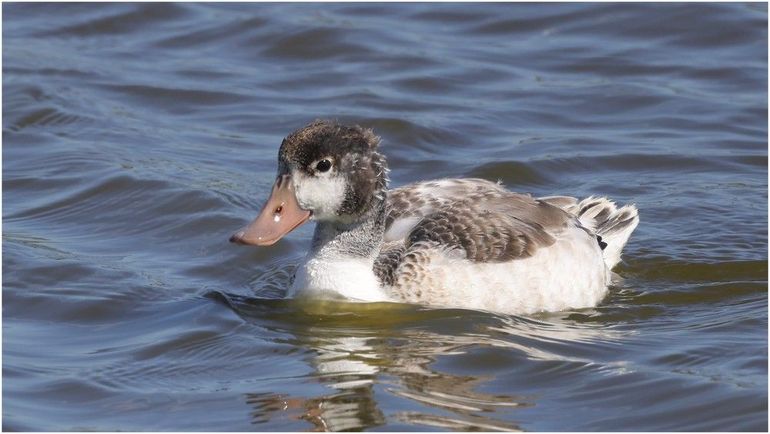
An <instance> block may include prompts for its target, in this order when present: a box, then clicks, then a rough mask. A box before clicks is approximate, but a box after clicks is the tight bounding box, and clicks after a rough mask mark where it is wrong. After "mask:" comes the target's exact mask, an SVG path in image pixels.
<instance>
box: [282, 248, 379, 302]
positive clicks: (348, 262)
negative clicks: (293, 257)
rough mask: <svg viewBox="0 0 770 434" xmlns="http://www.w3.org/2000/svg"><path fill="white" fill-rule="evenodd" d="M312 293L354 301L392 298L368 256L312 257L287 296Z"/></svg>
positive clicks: (300, 267)
mask: <svg viewBox="0 0 770 434" xmlns="http://www.w3.org/2000/svg"><path fill="white" fill-rule="evenodd" d="M298 295H310V296H313V297H319V298H338V297H344V298H347V299H350V300H354V301H366V302H376V301H390V298H389V297H388V296H387V295H386V294H385V292H384V291H383V290H382V287H381V286H380V282H379V281H378V280H377V277H375V275H374V270H373V262H372V261H371V260H366V259H354V258H338V259H318V258H308V259H306V260H305V262H304V263H303V264H301V265H300V266H299V268H297V274H296V275H295V277H294V284H292V287H291V289H289V293H288V294H287V295H286V296H287V297H295V296H298Z"/></svg>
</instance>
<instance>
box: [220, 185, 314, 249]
mask: <svg viewBox="0 0 770 434" xmlns="http://www.w3.org/2000/svg"><path fill="white" fill-rule="evenodd" d="M310 215H311V213H310V211H306V210H304V209H302V208H300V206H299V203H298V202H297V197H296V196H295V195H294V186H293V184H292V182H291V176H290V175H281V176H279V177H278V178H277V179H276V180H275V184H273V191H272V192H271V193H270V198H269V199H267V203H266V204H265V206H264V207H263V208H262V211H260V213H259V215H258V216H257V218H256V219H254V221H253V222H251V223H249V224H248V225H247V226H245V227H244V228H241V230H239V231H238V232H236V233H234V234H233V236H232V237H230V242H232V243H238V244H249V245H252V246H269V245H271V244H275V242H276V241H278V240H280V239H281V238H282V237H283V236H284V235H286V234H288V233H289V232H291V231H293V230H294V229H296V228H297V227H298V226H300V225H302V224H303V223H305V222H306V221H308V220H309V219H310Z"/></svg>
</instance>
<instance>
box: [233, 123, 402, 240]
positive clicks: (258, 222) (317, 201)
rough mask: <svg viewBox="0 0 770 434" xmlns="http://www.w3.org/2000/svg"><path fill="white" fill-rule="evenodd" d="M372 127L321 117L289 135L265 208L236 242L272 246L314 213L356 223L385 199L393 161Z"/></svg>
mask: <svg viewBox="0 0 770 434" xmlns="http://www.w3.org/2000/svg"><path fill="white" fill-rule="evenodd" d="M379 142H380V139H379V137H377V136H375V135H374V133H373V132H372V131H371V130H369V129H364V128H361V127H359V126H344V125H339V124H337V123H335V122H330V121H315V122H313V123H311V124H310V125H308V126H306V127H304V128H301V129H299V130H297V131H295V132H293V133H291V134H289V135H288V136H287V137H286V138H285V139H284V140H283V142H282V143H281V148H280V150H279V151H278V176H277V177H276V180H275V183H274V184H273V190H272V193H271V194H270V197H269V198H268V200H267V203H265V205H264V207H263V208H262V211H261V212H260V213H259V215H258V216H257V218H256V219H254V221H253V222H251V223H250V224H248V225H247V226H246V227H244V228H242V229H241V230H239V231H238V232H236V233H235V234H233V236H232V237H230V241H231V242H237V243H240V244H251V245H257V246H269V245H271V244H273V243H275V242H276V241H278V240H279V239H281V237H283V236H284V235H286V234H287V233H289V232H291V231H292V230H294V229H296V228H297V227H299V226H300V225H302V224H303V223H305V222H307V221H308V220H310V219H311V218H312V219H314V220H317V221H328V222H340V223H353V222H356V221H357V220H360V219H362V218H363V217H364V216H365V215H367V213H368V212H369V211H370V210H372V208H373V206H374V205H375V204H377V203H381V202H383V201H384V200H385V191H386V189H387V166H386V163H385V157H384V156H383V155H382V154H380V153H379V152H377V145H378V144H379Z"/></svg>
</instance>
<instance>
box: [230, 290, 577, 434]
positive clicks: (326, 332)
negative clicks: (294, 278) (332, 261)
mask: <svg viewBox="0 0 770 434" xmlns="http://www.w3.org/2000/svg"><path fill="white" fill-rule="evenodd" d="M281 303H286V302H281ZM229 304H230V305H231V306H232V307H233V308H234V309H235V310H236V311H237V312H238V313H239V314H241V315H242V316H244V317H245V318H247V319H248V317H249V316H251V317H252V318H255V317H254V316H252V315H260V316H261V318H260V319H262V320H264V319H265V315H267V316H268V317H272V318H273V319H275V318H276V316H281V317H284V318H285V315H286V314H287V313H288V314H289V316H291V317H293V321H290V322H289V321H285V320H281V321H279V323H280V325H278V326H277V328H280V329H282V331H290V332H291V333H292V334H293V336H294V338H295V340H294V341H293V342H291V343H292V344H294V345H296V346H297V347H300V348H305V349H312V353H310V354H312V355H311V356H310V357H308V359H307V362H308V363H309V364H310V365H311V366H312V368H313V371H314V373H313V374H311V375H310V376H308V379H307V381H308V382H320V383H321V384H322V385H323V386H324V387H325V388H327V389H328V393H322V394H320V395H318V396H313V397H306V396H291V395H290V394H286V393H281V392H276V393H269V394H248V395H247V397H246V400H247V402H248V403H249V404H250V405H251V406H252V407H253V412H252V421H253V422H254V423H255V424H262V423H265V422H268V421H271V422H273V423H275V422H277V419H278V420H280V419H284V420H286V419H294V420H295V421H296V420H304V421H307V422H308V423H310V424H312V427H311V428H310V429H313V430H317V431H346V430H362V429H366V428H372V427H376V426H380V425H385V424H386V419H387V420H388V424H389V425H390V426H393V427H394V428H396V429H398V426H397V425H398V423H397V422H396V423H395V426H394V421H399V422H402V423H403V424H404V425H403V429H405V430H409V429H410V427H413V426H415V425H429V426H433V427H436V428H443V429H450V430H483V431H490V430H503V431H513V430H520V429H521V428H520V427H519V426H518V425H517V424H516V422H515V419H516V418H515V413H516V411H519V409H521V408H524V407H530V406H533V405H535V398H534V397H532V396H522V395H517V394H515V391H506V393H503V394H498V393H495V394H492V393H484V392H482V391H480V389H483V388H484V386H485V385H488V384H489V383H493V382H494V380H495V378H494V377H493V376H491V375H485V374H477V373H474V374H473V375H468V374H465V375H458V374H453V373H449V372H442V371H441V370H439V369H437V368H436V366H435V365H436V361H437V359H439V358H442V361H443V360H444V359H443V358H446V357H447V356H449V357H451V356H452V355H458V356H460V355H463V354H467V353H468V352H469V351H475V350H479V349H480V348H481V349H483V348H484V347H494V348H495V349H497V350H504V351H509V350H510V351H512V352H514V353H517V354H518V353H520V354H519V356H520V357H521V358H522V360H524V359H526V358H532V357H535V358H542V357H548V356H547V355H546V354H545V353H543V352H542V351H540V352H539V353H538V352H534V353H532V352H530V351H529V349H528V348H527V347H526V346H523V345H521V344H517V343H516V342H509V341H508V340H506V339H499V338H496V337H494V336H492V335H491V334H490V335H486V336H485V335H483V334H469V333H467V330H466V331H465V332H466V333H459V332H458V333H456V334H452V333H451V329H452V328H453V327H455V328H456V327H457V325H458V324H460V323H466V321H469V322H467V324H474V326H473V327H470V328H474V327H475V328H478V329H480V330H481V329H484V330H490V331H491V333H493V334H494V333H496V334H498V335H502V334H503V333H504V332H503V331H501V330H502V329H504V328H505V327H507V326H506V325H505V324H504V322H505V320H504V319H503V318H500V317H495V316H491V315H488V314H484V313H473V312H470V311H421V310H419V309H418V308H411V307H410V308H396V310H397V311H394V309H393V308H388V307H386V308H384V309H383V308H382V307H379V308H374V309H375V310H373V311H371V312H362V311H361V309H370V310H371V308H365V307H363V306H365V305H358V306H355V305H354V306H347V305H346V306H345V309H347V310H345V311H344V312H349V314H348V313H346V314H339V313H337V314H333V315H326V314H324V313H318V312H308V311H307V310H305V308H306V307H307V306H303V307H300V308H297V306H292V307H291V308H288V309H290V310H291V312H286V311H279V312H276V310H275V309H273V308H270V310H266V309H258V310H259V311H260V312H255V311H254V308H255V305H254V304H253V303H248V304H242V303H240V302H235V303H232V300H231V303H229ZM284 305H286V304H284ZM370 306H371V305H370ZM316 307H317V306H316ZM350 309H354V310H353V311H351V310H350ZM404 309H406V310H404ZM338 312H339V311H338ZM271 323H272V324H274V325H275V324H276V323H275V322H272V321H271ZM442 323H443V325H447V326H448V327H447V329H448V330H449V332H447V333H446V334H442V333H436V332H435V331H434V330H435V329H436V328H438V327H442V326H443V325H442ZM509 325H510V324H509ZM513 325H514V326H520V324H513ZM525 326H526V323H525ZM271 328H272V327H271ZM428 328H429V329H430V330H426V329H428ZM563 333H564V331H558V332H557V334H563ZM524 334H526V333H524ZM560 338H561V339H568V338H569V337H567V336H560ZM580 338H581V337H578V339H580ZM582 338H583V339H585V336H583V337H582ZM555 358H557V359H558V358H559V357H558V356H555ZM461 370H462V369H461ZM472 371H473V372H479V371H482V372H483V371H484V369H483V367H476V368H475V369H472ZM399 399H401V400H403V399H405V400H407V401H408V402H407V403H406V404H401V405H399V404H398V403H397V401H398V400H399ZM383 400H390V402H389V403H388V405H387V407H388V408H391V409H392V408H399V407H400V408H403V411H395V412H393V413H390V414H384V413H383V412H382V411H381V410H380V408H379V405H378V403H379V402H380V401H383ZM417 403H418V404H419V405H415V404H417ZM417 410H420V411H417Z"/></svg>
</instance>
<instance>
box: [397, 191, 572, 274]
mask: <svg viewBox="0 0 770 434" xmlns="http://www.w3.org/2000/svg"><path fill="white" fill-rule="evenodd" d="M389 197H390V198H392V199H391V202H390V208H389V214H388V219H387V221H386V227H387V229H386V232H387V233H386V238H388V239H389V241H391V242H392V241H395V239H396V238H399V236H400V235H403V239H404V246H405V248H406V250H409V249H410V247H411V246H413V245H415V244H417V243H420V242H421V241H425V242H430V243H431V244H433V245H438V246H441V248H445V249H447V250H459V251H460V252H462V253H464V256H465V257H466V258H467V259H469V260H472V261H475V262H502V261H509V260H513V259H520V258H526V257H529V256H532V255H533V254H534V252H535V251H536V250H537V249H538V248H542V247H546V246H550V245H551V244H553V243H554V241H555V238H554V236H555V235H556V234H558V233H559V232H561V231H562V230H563V229H564V228H565V227H566V225H567V224H568V223H569V222H570V221H571V220H572V219H573V217H571V216H570V215H569V214H567V213H566V212H564V211H563V210H562V209H560V208H558V207H556V206H553V205H551V204H549V203H548V202H545V201H540V200H537V199H534V198H532V197H531V196H530V195H525V194H518V193H512V192H509V191H507V190H505V189H504V188H503V187H502V186H500V185H498V184H495V183H492V182H489V181H485V180H480V179H456V180H441V181H431V182H424V183H418V184H412V185H409V186H406V187H402V188H400V189H397V190H395V191H394V192H393V193H391V195H390V196H389ZM400 222H408V224H405V225H401V223H400ZM400 225H401V226H403V227H399V226H400Z"/></svg>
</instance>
